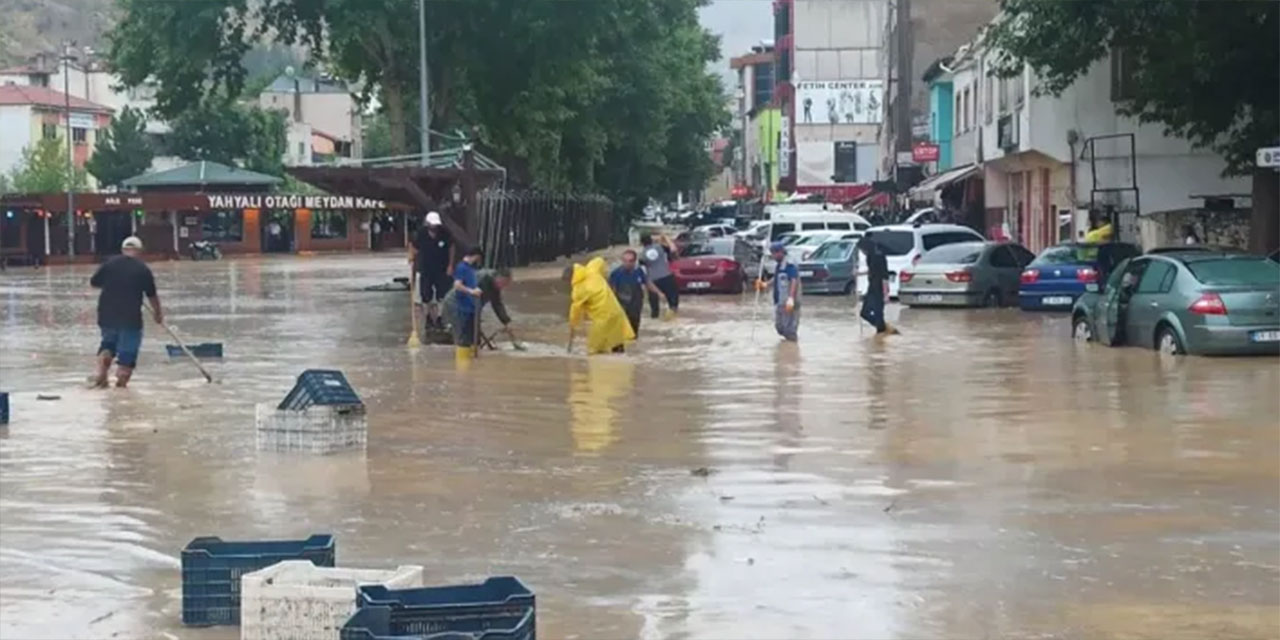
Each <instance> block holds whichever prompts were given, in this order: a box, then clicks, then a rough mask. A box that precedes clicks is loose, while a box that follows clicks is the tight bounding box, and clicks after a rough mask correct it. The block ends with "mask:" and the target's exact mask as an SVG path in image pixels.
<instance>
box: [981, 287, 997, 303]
mask: <svg viewBox="0 0 1280 640" xmlns="http://www.w3.org/2000/svg"><path fill="white" fill-rule="evenodd" d="M1000 302H1001V301H1000V291H998V290H996V289H992V290H990V291H988V292H987V295H985V296H983V298H982V306H984V307H998V306H1000Z"/></svg>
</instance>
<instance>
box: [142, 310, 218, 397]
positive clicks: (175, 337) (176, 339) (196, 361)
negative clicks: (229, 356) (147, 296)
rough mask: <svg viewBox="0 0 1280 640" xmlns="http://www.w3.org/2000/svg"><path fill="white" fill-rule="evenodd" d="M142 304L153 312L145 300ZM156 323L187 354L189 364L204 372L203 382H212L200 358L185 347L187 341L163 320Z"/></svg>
mask: <svg viewBox="0 0 1280 640" xmlns="http://www.w3.org/2000/svg"><path fill="white" fill-rule="evenodd" d="M142 306H143V307H144V308H146V310H147V312H148V313H152V314H154V313H155V312H154V311H152V310H151V305H149V304H147V303H146V302H145V301H144V302H143V303H142ZM158 324H159V325H160V326H162V327H164V330H165V331H168V332H169V337H170V338H173V341H174V342H177V343H178V348H180V349H182V352H183V353H185V354H187V357H188V358H190V359H191V364H194V365H196V368H197V369H199V370H200V373H202V374H204V380H205V382H213V376H211V375H209V372H208V371H205V368H204V365H202V364H200V359H199V358H197V357H196V354H194V353H191V350H190V349H188V348H187V343H185V342H183V341H182V338H179V337H178V334H176V333H174V331H173V329H171V328H169V325H167V324H165V323H163V322H160V323H158Z"/></svg>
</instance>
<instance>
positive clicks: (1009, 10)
mask: <svg viewBox="0 0 1280 640" xmlns="http://www.w3.org/2000/svg"><path fill="white" fill-rule="evenodd" d="M1002 8H1003V16H1002V19H1001V20H1000V21H999V23H998V24H997V25H996V26H995V27H994V28H993V29H992V31H991V32H990V33H989V34H988V43H989V45H990V46H992V47H993V48H994V50H996V51H998V52H1000V57H999V58H998V60H999V69H998V70H999V72H1000V73H1001V74H1002V75H1005V76H1010V75H1013V74H1016V73H1020V72H1021V69H1022V65H1023V64H1024V63H1025V64H1027V65H1029V66H1030V67H1031V69H1032V70H1033V71H1034V72H1035V74H1036V76H1037V78H1038V79H1039V81H1040V87H1039V90H1041V91H1044V92H1048V93H1050V94H1055V95H1056V94H1059V93H1061V92H1062V91H1063V90H1065V89H1066V88H1067V87H1069V86H1070V85H1071V84H1072V83H1073V82H1074V81H1075V80H1076V79H1077V78H1079V77H1080V76H1082V75H1083V74H1084V73H1085V72H1087V71H1088V70H1089V69H1090V67H1091V66H1092V65H1093V64H1094V63H1096V62H1097V61H1098V60H1101V59H1104V58H1105V57H1106V56H1107V55H1108V54H1109V52H1111V51H1112V50H1115V49H1122V50H1123V55H1124V56H1126V57H1127V58H1128V61H1130V62H1132V63H1133V66H1132V68H1133V74H1132V78H1131V80H1132V82H1131V84H1130V86H1129V87H1128V88H1129V89H1131V90H1132V91H1131V92H1130V93H1128V97H1127V98H1126V99H1124V100H1121V101H1120V109H1121V111H1122V112H1123V113H1125V114H1127V115H1132V116H1135V117H1137V118H1138V119H1139V120H1140V121H1142V122H1153V123H1160V124H1163V125H1164V126H1165V128H1166V130H1167V132H1168V133H1169V134H1171V135H1176V136H1179V137H1184V138H1186V139H1188V140H1190V141H1191V142H1192V143H1193V144H1195V145H1197V146H1199V147H1206V148H1211V149H1213V150H1215V151H1217V152H1218V153H1220V154H1221V155H1222V156H1223V157H1224V158H1225V159H1226V161H1227V171H1228V173H1231V174H1243V173H1248V172H1249V171H1250V170H1251V169H1252V165H1253V162H1254V152H1255V150H1256V149H1257V148H1258V147H1263V146H1269V145H1272V144H1275V143H1276V142H1277V139H1278V138H1280V49H1277V47H1276V34H1277V33H1280V3H1277V2H1270V1H1264V2H1221V1H1212V0H1142V1H1134V0H1074V1H1072V2H1063V1H1062V0H1004V1H1003V3H1002Z"/></svg>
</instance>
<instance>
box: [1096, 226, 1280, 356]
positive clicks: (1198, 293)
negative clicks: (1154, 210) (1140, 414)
mask: <svg viewBox="0 0 1280 640" xmlns="http://www.w3.org/2000/svg"><path fill="white" fill-rule="evenodd" d="M1071 330H1072V334H1073V335H1074V337H1075V339H1076V340H1081V341H1096V342H1101V343H1104V344H1108V345H1112V346H1119V345H1125V344H1129V345H1139V346H1145V347H1149V348H1153V349H1157V350H1159V351H1160V352H1162V353H1167V354H1173V355H1177V354H1184V353H1191V354H1200V355H1245V354H1276V353H1280V264H1277V263H1275V262H1272V261H1270V260H1267V259H1266V258H1262V257H1259V256H1251V255H1246V254H1240V253H1226V252H1203V251H1196V252H1190V251H1188V252H1176V251H1174V252H1168V253H1160V254H1147V255H1143V256H1138V257H1135V258H1130V259H1128V260H1125V261H1123V262H1121V263H1120V264H1119V265H1116V268H1115V269H1114V270H1112V272H1111V275H1110V277H1108V278H1107V281H1106V283H1105V285H1104V286H1103V289H1102V291H1100V292H1088V293H1085V294H1084V295H1082V296H1080V298H1079V299H1078V300H1076V303H1075V306H1074V307H1073V308H1072V310H1071Z"/></svg>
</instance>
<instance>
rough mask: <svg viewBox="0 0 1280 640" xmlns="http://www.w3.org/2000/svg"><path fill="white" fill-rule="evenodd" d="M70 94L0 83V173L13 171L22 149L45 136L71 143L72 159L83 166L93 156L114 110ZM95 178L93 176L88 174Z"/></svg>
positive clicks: (43, 88)
mask: <svg viewBox="0 0 1280 640" xmlns="http://www.w3.org/2000/svg"><path fill="white" fill-rule="evenodd" d="M67 104H68V101H67V95H66V94H64V93H61V92H58V91H54V90H53V89H49V88H47V87H44V86H40V85H38V84H37V85H19V84H6V85H0V173H10V172H12V171H13V170H14V169H15V168H16V167H17V166H18V165H19V164H20V163H21V161H22V154H23V151H24V150H26V149H28V148H31V147H33V146H34V145H35V144H36V143H38V142H39V141H40V140H42V139H48V140H60V141H62V144H64V145H65V144H66V140H67V138H68V137H70V139H71V142H72V152H71V155H72V159H73V163H74V165H75V166H76V167H77V168H80V169H83V168H84V165H85V162H87V161H88V160H89V157H90V156H92V155H93V150H94V147H95V146H96V145H97V143H98V135H99V133H98V132H99V131H100V130H102V129H104V128H106V127H107V126H108V125H109V124H110V123H111V115H112V110H111V108H110V107H107V106H105V105H101V104H97V103H93V102H89V101H87V100H83V99H81V98H76V97H72V98H71V99H70V105H71V110H70V112H69V114H68V111H67ZM89 179H90V181H92V179H93V178H92V176H89Z"/></svg>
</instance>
